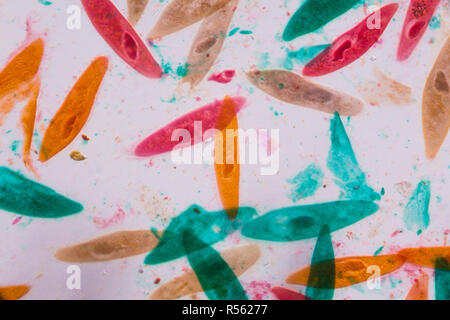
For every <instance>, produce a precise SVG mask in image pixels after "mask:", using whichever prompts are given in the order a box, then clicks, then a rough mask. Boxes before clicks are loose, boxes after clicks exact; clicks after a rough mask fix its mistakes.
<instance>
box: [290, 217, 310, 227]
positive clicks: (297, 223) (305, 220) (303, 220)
mask: <svg viewBox="0 0 450 320" xmlns="http://www.w3.org/2000/svg"><path fill="white" fill-rule="evenodd" d="M314 223H315V221H314V219H313V218H311V217H298V218H295V219H292V220H291V223H290V226H291V228H293V229H295V230H302V229H307V228H310V227H312V226H313V225H314Z"/></svg>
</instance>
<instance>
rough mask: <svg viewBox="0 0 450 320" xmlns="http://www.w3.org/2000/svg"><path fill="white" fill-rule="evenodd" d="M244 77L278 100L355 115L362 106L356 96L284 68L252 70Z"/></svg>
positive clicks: (359, 111) (318, 109)
mask: <svg viewBox="0 0 450 320" xmlns="http://www.w3.org/2000/svg"><path fill="white" fill-rule="evenodd" d="M247 78H248V80H249V81H250V82H251V83H252V84H253V85H255V86H256V87H257V88H259V89H261V90H262V91H264V92H265V93H267V94H268V95H270V96H272V97H274V98H276V99H278V100H281V101H284V102H287V103H291V104H295V105H298V106H302V107H305V108H309V109H314V110H317V111H322V112H326V113H331V114H334V113H335V112H339V114H341V115H343V116H355V115H358V114H359V113H361V111H362V110H363V107H364V104H363V102H362V101H361V100H359V99H357V98H354V97H352V96H349V95H347V94H345V93H341V92H338V91H336V90H333V89H330V88H327V87H324V86H321V85H318V84H315V83H312V82H311V81H308V80H306V79H304V78H302V77H301V76H299V75H297V74H295V73H293V72H289V71H285V70H264V71H261V70H254V71H250V72H248V73H247Z"/></svg>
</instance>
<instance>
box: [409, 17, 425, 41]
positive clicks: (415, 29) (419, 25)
mask: <svg viewBox="0 0 450 320" xmlns="http://www.w3.org/2000/svg"><path fill="white" fill-rule="evenodd" d="M424 26H425V22H423V21H417V22H416V23H414V24H413V25H412V26H411V28H409V32H408V37H409V38H410V39H414V38H415V37H417V36H418V35H419V34H420V32H421V31H422V29H423V27H424Z"/></svg>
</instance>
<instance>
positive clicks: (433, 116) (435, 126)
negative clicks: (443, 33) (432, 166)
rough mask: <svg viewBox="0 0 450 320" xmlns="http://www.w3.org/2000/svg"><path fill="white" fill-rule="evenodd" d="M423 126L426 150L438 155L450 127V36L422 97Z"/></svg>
mask: <svg viewBox="0 0 450 320" xmlns="http://www.w3.org/2000/svg"><path fill="white" fill-rule="evenodd" d="M422 126H423V134H424V138H425V152H426V156H427V158H429V159H432V158H434V157H436V155H437V154H438V152H439V150H440V149H441V146H442V144H443V143H444V141H445V138H446V137H447V133H448V129H449V127H450V37H449V38H447V41H446V42H445V44H444V47H443V48H442V50H441V52H440V54H439V56H438V58H437V59H436V62H435V64H434V66H433V69H432V70H431V72H430V75H429V76H428V79H427V82H426V84H425V89H424V90H423V98H422Z"/></svg>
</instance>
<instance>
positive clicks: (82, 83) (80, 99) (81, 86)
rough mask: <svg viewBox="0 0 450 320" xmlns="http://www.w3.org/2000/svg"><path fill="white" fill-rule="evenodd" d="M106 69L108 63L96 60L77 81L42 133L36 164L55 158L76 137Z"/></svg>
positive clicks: (103, 58) (102, 58)
mask: <svg viewBox="0 0 450 320" xmlns="http://www.w3.org/2000/svg"><path fill="white" fill-rule="evenodd" d="M107 69H108V59H107V58H106V57H98V58H96V59H95V60H94V61H93V62H92V63H91V64H90V66H89V67H88V68H87V69H86V71H85V72H84V73H83V74H82V76H81V77H80V79H78V81H77V83H76V84H75V86H74V87H73V88H72V90H71V91H70V93H69V95H68V96H67V97H66V100H65V101H64V103H63V104H62V106H61V108H59V110H58V112H57V113H56V114H55V116H54V117H53V119H52V120H51V122H50V125H49V126H48V128H47V131H46V132H45V135H44V139H43V141H42V146H41V151H40V153H39V160H40V161H42V162H45V161H47V160H49V159H50V158H52V157H53V156H55V155H56V154H57V153H58V152H60V151H61V150H63V149H64V148H65V147H67V146H68V145H69V143H71V142H72V140H73V139H75V137H76V136H77V135H78V134H79V133H80V131H81V129H82V128H83V126H84V124H85V123H86V121H87V119H88V117H89V114H90V113H91V109H92V106H93V105H94V100H95V97H96V95H97V91H98V89H99V87H100V84H101V82H102V80H103V77H104V76H105V73H106V70H107Z"/></svg>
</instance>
